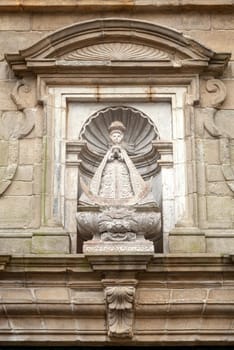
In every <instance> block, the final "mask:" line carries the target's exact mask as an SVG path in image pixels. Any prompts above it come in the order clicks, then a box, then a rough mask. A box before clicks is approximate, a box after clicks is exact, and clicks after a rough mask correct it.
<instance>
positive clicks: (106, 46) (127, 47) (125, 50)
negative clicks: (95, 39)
mask: <svg viewBox="0 0 234 350" xmlns="http://www.w3.org/2000/svg"><path fill="white" fill-rule="evenodd" d="M60 59H63V60H67V61H76V60H80V61H105V60H106V61H118V60H125V61H126V60H128V61H149V60H152V61H154V60H155V61H160V60H162V61H170V57H169V55H168V54H167V53H166V52H165V51H161V50H158V49H155V48H153V47H149V46H146V45H136V44H130V43H103V44H98V45H92V46H87V47H84V48H81V49H78V50H76V51H73V52H70V53H69V54H67V55H63V56H61V57H60Z"/></svg>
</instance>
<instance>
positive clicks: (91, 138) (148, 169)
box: [80, 106, 159, 178]
mask: <svg viewBox="0 0 234 350" xmlns="http://www.w3.org/2000/svg"><path fill="white" fill-rule="evenodd" d="M117 120H118V121H121V122H122V123H123V124H124V126H125V127H126V131H125V134H124V147H125V148H126V150H127V153H128V155H129V156H130V157H131V159H132V161H133V162H134V164H135V166H136V167H137V169H138V170H139V172H140V174H141V175H142V176H143V177H144V178H148V177H150V176H151V175H153V174H154V173H155V172H156V170H157V159H158V155H157V154H155V152H154V151H153V150H152V141H153V140H156V139H159V133H158V130H157V129H156V127H155V125H154V124H153V122H152V121H151V120H150V118H149V117H148V116H147V115H145V114H144V113H143V112H141V111H139V110H137V109H135V108H132V107H125V106H114V107H108V108H105V109H103V110H100V111H98V112H97V113H95V114H93V115H92V116H91V117H90V118H89V119H88V120H87V122H86V123H85V124H84V125H83V128H82V130H81V132H80V139H81V140H83V141H86V143H87V149H88V152H87V151H86V152H85V151H84V152H83V154H82V152H81V154H80V156H81V159H82V167H81V171H82V169H83V172H85V173H86V174H87V175H88V176H89V177H90V176H93V174H94V172H95V170H92V169H93V168H95V169H96V167H97V166H98V165H99V164H98V162H100V160H101V159H102V158H103V157H104V155H105V154H106V152H107V150H108V149H109V147H110V139H109V131H108V127H109V126H110V124H111V123H112V122H113V121H117Z"/></svg>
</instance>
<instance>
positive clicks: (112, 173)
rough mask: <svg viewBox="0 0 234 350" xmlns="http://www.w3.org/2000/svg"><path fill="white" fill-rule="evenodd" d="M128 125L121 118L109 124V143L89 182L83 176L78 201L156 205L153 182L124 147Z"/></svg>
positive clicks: (93, 203) (83, 202)
mask: <svg viewBox="0 0 234 350" xmlns="http://www.w3.org/2000/svg"><path fill="white" fill-rule="evenodd" d="M125 130H126V128H125V126H124V125H123V123H122V122H120V121H114V122H112V123H111V124H110V126H109V128H108V131H109V138H110V147H109V150H108V151H107V153H106V155H105V156H104V158H103V160H102V162H101V163H100V165H99V167H98V169H97V171H96V173H95V174H94V176H93V178H92V179H91V182H90V184H89V186H87V185H86V184H85V183H84V182H83V181H82V179H81V187H82V189H83V194H82V195H81V197H80V200H79V203H80V204H84V205H85V204H86V205H100V206H109V205H110V206H129V205H137V204H138V205H149V204H151V205H152V204H153V205H156V202H155V200H154V198H153V196H152V193H151V186H150V184H149V183H147V182H145V181H144V180H143V178H142V177H141V175H140V174H139V173H138V171H137V169H136V167H135V165H134V164H133V162H132V160H131V159H130V157H129V156H128V154H127V152H126V150H125V148H124V143H123V140H124V132H125Z"/></svg>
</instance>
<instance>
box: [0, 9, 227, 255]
mask: <svg viewBox="0 0 234 350" xmlns="http://www.w3.org/2000/svg"><path fill="white" fill-rule="evenodd" d="M38 6H39V4H38ZM121 6H122V7H121V8H117V9H113V8H111V6H110V9H109V6H106V8H101V10H99V9H98V4H97V6H95V5H94V6H93V7H92V6H90V7H88V8H87V7H84V8H83V9H82V8H81V9H79V11H78V10H77V11H74V10H72V12H67V11H65V12H62V11H59V12H55V11H53V12H51V11H50V12H46V11H44V12H39V10H38V11H35V9H34V11H33V12H30V8H27V6H26V7H25V9H24V10H23V11H21V10H18V11H14V12H5V11H2V13H1V21H0V59H1V62H0V79H1V80H0V100H1V107H0V108H1V110H2V111H5V110H8V111H9V110H15V109H16V106H15V105H14V103H13V101H12V100H11V98H10V93H11V91H12V88H13V86H14V84H15V78H14V75H13V74H12V72H11V70H10V69H9V67H8V65H7V63H6V61H5V60H4V54H5V53H11V52H17V51H18V50H21V49H24V48H27V47H29V46H30V45H32V44H33V43H35V42H36V41H38V40H39V39H40V38H42V37H43V36H45V35H47V34H49V33H50V32H52V31H55V30H56V29H58V28H61V27H63V26H67V25H71V24H74V23H75V22H80V21H84V20H88V19H94V18H109V17H117V18H118V17H119V18H132V19H139V20H146V21H150V22H152V23H155V24H160V25H165V26H170V27H172V28H175V29H178V30H179V31H182V32H183V33H184V34H186V35H189V36H191V37H192V38H194V39H197V40H198V41H200V42H201V43H202V44H204V45H205V46H207V47H209V48H211V49H213V50H214V51H219V52H231V53H233V40H234V16H233V15H232V14H230V11H229V10H228V9H225V7H223V11H222V12H221V13H220V12H219V11H220V9H215V8H211V9H210V8H209V7H207V8H203V9H202V10H199V9H198V8H187V9H186V7H185V8H183V7H182V8H180V7H178V8H177V7H173V11H169V10H168V9H164V8H161V7H160V6H159V9H157V7H156V5H155V7H153V6H151V7H150V8H147V7H144V8H143V10H140V7H137V6H136V7H134V6H124V5H123V4H121ZM44 10H46V7H45V9H44ZM233 67H234V66H233V62H232V59H231V61H230V63H229V66H228V68H227V70H226V72H225V74H224V76H223V77H222V81H223V82H224V84H225V86H226V88H227V98H226V100H225V102H224V103H223V105H222V107H221V110H220V111H219V112H218V113H217V115H216V122H217V125H218V126H219V127H220V129H221V130H224V131H226V132H228V133H229V134H230V136H232V137H233V135H234V130H233V125H234V123H233V116H234V111H233V110H234V99H233V93H232V92H233V86H234V79H233ZM202 104H203V105H204V106H205V105H206V101H205V100H204V102H202ZM201 107H203V106H201ZM34 136H35V134H34V133H31V134H29V135H28V136H26V137H25V138H24V139H21V140H19V163H18V164H19V167H18V170H17V173H16V175H15V177H14V179H13V183H12V185H11V186H10V187H9V188H8V189H7V190H6V192H5V194H4V197H1V199H0V205H1V206H0V226H1V228H12V229H14V228H28V229H31V228H37V227H38V226H39V222H38V220H39V218H38V208H39V207H38V203H39V202H38V198H37V195H38V194H37V193H36V189H35V187H36V186H37V184H36V183H37V181H40V179H39V178H38V176H39V175H38V174H37V169H36V166H35V164H38V162H39V163H40V159H39V160H38V157H40V156H39V155H38V144H37V143H38V140H36V139H35V137H34ZM219 143H220V139H219V138H214V137H212V136H210V135H209V134H207V133H205V134H204V135H203V141H202V152H203V153H204V155H203V156H204V162H205V164H206V165H207V167H206V177H207V183H206V184H205V189H204V191H205V195H206V199H205V204H204V206H206V210H207V220H208V221H209V222H211V223H212V222H213V221H214V222H215V223H216V224H214V225H213V226H214V228H217V229H232V228H233V199H232V198H233V192H232V191H231V189H230V187H228V186H227V184H226V182H225V179H224V176H223V174H222V173H221V168H220V165H219V164H220V154H219ZM233 147H234V146H233V143H232V146H231V148H232V152H231V159H232V162H233V159H234V151H233ZM39 148H40V146H39ZM7 149H8V147H7V142H6V141H1V160H0V161H1V167H2V166H5V165H6V164H7V162H8V158H9V155H8V154H7V153H8V151H7ZM1 171H2V172H3V168H1ZM219 222H222V223H221V224H220V225H219ZM25 243H26V241H25ZM25 249H26V248H25ZM212 249H213V248H210V250H212ZM214 249H215V247H214ZM26 250H27V249H26Z"/></svg>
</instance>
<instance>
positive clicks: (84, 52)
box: [6, 19, 230, 74]
mask: <svg viewBox="0 0 234 350" xmlns="http://www.w3.org/2000/svg"><path fill="white" fill-rule="evenodd" d="M229 57H230V55H229V54H227V53H215V52H213V51H212V50H210V49H208V48H206V47H204V46H203V45H201V44H199V43H198V42H197V41H195V40H192V39H191V38H188V37H187V36H184V35H183V34H182V33H181V32H178V31H176V30H172V29H170V28H167V27H164V26H159V25H155V24H152V23H149V22H143V21H137V20H130V19H99V20H92V21H87V22H83V23H78V24H75V25H72V26H69V27H65V28H63V29H60V30H58V31H56V32H54V33H52V34H50V35H49V36H47V37H45V38H43V39H41V40H40V41H39V42H37V43H36V44H34V45H33V46H31V47H30V48H28V49H25V50H21V51H20V52H19V53H16V54H7V55H6V58H7V61H8V62H9V64H10V65H11V67H12V69H13V70H14V72H15V73H16V74H17V73H18V74H20V73H23V72H24V71H32V72H46V71H47V72H48V70H49V71H50V72H53V71H56V72H57V71H58V70H59V71H77V70H79V69H82V67H87V65H88V66H97V67H99V68H100V67H106V68H108V67H111V68H115V67H121V68H124V67H125V68H128V67H129V66H131V67H132V66H134V67H138V66H141V67H146V68H147V67H148V68H149V67H151V68H154V69H156V70H157V69H160V71H161V70H163V69H165V68H166V69H167V70H168V69H169V70H172V71H176V70H178V69H179V70H180V71H181V70H185V71H191V70H192V71H193V72H202V71H213V72H214V71H215V72H216V73H220V72H222V71H223V69H224V67H225V65H226V63H227V61H228V59H229Z"/></svg>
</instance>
